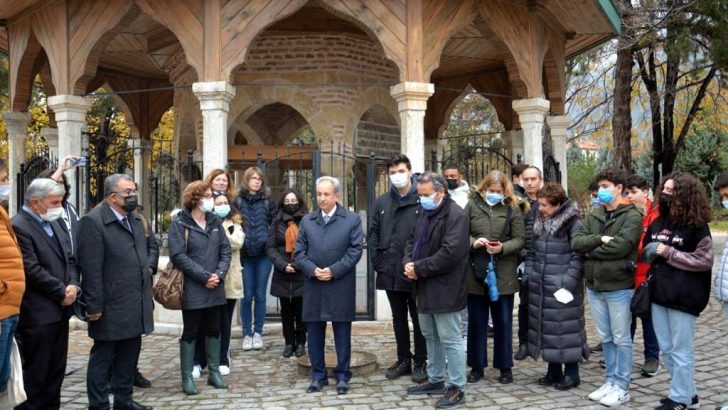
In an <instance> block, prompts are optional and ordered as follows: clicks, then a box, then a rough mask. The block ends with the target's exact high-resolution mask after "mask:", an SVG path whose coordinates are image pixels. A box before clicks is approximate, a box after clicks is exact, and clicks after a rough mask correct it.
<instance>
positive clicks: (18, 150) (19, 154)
mask: <svg viewBox="0 0 728 410" xmlns="http://www.w3.org/2000/svg"><path fill="white" fill-rule="evenodd" d="M3 119H4V120H5V125H6V126H7V130H8V164H7V166H8V177H9V178H10V183H11V184H12V188H11V191H10V197H9V198H8V212H9V213H10V215H11V216H12V215H15V213H16V212H17V210H18V199H19V198H18V182H19V181H18V172H20V164H22V163H23V162H25V136H26V134H27V130H28V124H30V121H31V120H32V118H31V116H30V113H28V112H17V111H12V112H4V113H3Z"/></svg>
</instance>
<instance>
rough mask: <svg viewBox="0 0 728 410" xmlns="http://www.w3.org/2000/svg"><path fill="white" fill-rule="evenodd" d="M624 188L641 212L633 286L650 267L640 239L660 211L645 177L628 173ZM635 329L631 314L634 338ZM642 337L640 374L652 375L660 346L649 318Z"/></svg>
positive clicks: (638, 282) (643, 279)
mask: <svg viewBox="0 0 728 410" xmlns="http://www.w3.org/2000/svg"><path fill="white" fill-rule="evenodd" d="M626 188H627V190H626V193H627V197H628V198H629V200H630V201H632V204H634V205H635V206H636V207H637V209H639V210H640V212H642V214H643V217H642V237H640V241H639V244H638V245H637V246H638V249H637V253H638V256H637V267H636V269H635V273H634V281H635V287H639V286H640V285H641V284H642V283H643V282H644V281H645V280H647V271H648V270H649V269H650V264H649V263H647V262H644V261H643V260H642V239H644V236H645V232H646V230H647V227H648V226H650V224H651V223H652V221H654V220H655V219H657V217H658V216H660V211H659V210H658V207H657V206H652V201H650V199H649V196H648V195H649V186H648V185H647V180H646V179H645V178H643V177H641V176H639V175H630V176H629V178H627V187H626ZM636 329H637V316H635V315H632V326H631V328H630V330H631V332H632V339H634V333H635V330H636ZM642 337H643V339H644V343H645V350H644V352H645V363H644V365H643V366H642V375H643V376H645V377H652V376H654V375H656V374H657V372H659V371H660V346H659V345H658V343H657V336H656V335H655V329H654V328H653V327H652V320H651V319H642Z"/></svg>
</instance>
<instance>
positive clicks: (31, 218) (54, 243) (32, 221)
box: [19, 208, 65, 258]
mask: <svg viewBox="0 0 728 410" xmlns="http://www.w3.org/2000/svg"><path fill="white" fill-rule="evenodd" d="M19 214H20V215H21V216H22V217H23V218H25V220H26V221H27V222H28V224H29V225H30V226H32V227H33V228H32V229H35V231H36V233H37V234H38V235H39V236H41V237H43V239H44V240H45V241H46V242H47V243H48V245H49V246H50V248H51V249H53V250H54V251H55V252H56V254H58V256H60V257H62V258H63V257H64V255H63V254H64V253H65V252H64V250H63V249H59V246H63V245H62V244H61V243H62V242H63V241H61V240H56V239H57V238H59V237H58V236H56V238H53V237H52V236H48V233H47V232H46V231H45V229H43V226H42V225H41V223H42V220H41V221H39V220H38V218H36V216H35V215H33V214H31V213H30V212H28V210H26V209H25V208H23V209H22V210H21V211H20V212H19ZM55 225H57V224H56V223H54V222H48V226H50V227H51V231H52V232H53V235H60V234H61V233H62V231H61V230H60V229H58V227H57V226H55ZM63 235H65V233H63Z"/></svg>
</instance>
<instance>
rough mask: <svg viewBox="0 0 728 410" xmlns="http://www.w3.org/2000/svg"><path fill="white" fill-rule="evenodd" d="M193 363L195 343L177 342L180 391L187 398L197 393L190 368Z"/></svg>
mask: <svg viewBox="0 0 728 410" xmlns="http://www.w3.org/2000/svg"><path fill="white" fill-rule="evenodd" d="M194 361H195V342H194V341H192V342H185V341H184V340H180V341H179V364H180V370H181V372H182V391H183V392H185V394H186V395H188V396H194V395H195V394H197V393H199V392H198V391H197V386H195V381H194V380H193V379H192V366H193V365H194V364H193V363H194Z"/></svg>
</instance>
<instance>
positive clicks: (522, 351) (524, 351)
mask: <svg viewBox="0 0 728 410" xmlns="http://www.w3.org/2000/svg"><path fill="white" fill-rule="evenodd" d="M526 357H528V345H526V344H522V345H520V346H518V351H517V352H516V354H515V355H514V356H513V358H514V359H516V360H523V359H525V358H526Z"/></svg>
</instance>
